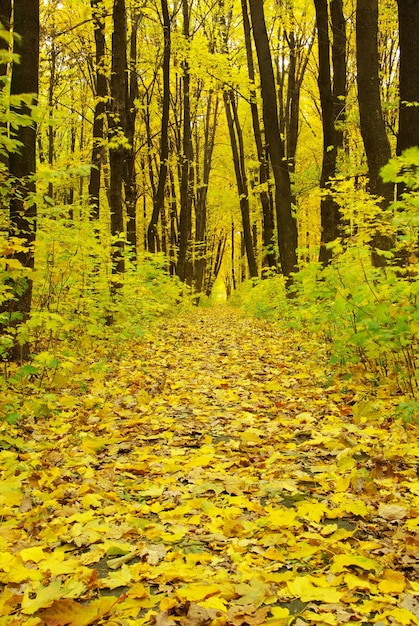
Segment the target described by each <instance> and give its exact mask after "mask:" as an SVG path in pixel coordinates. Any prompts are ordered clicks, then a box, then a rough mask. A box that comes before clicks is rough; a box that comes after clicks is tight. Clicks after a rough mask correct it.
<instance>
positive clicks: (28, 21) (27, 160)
mask: <svg viewBox="0 0 419 626" xmlns="http://www.w3.org/2000/svg"><path fill="white" fill-rule="evenodd" d="M13 29H14V32H15V33H18V34H19V35H20V39H19V40H15V44H14V52H16V53H17V54H19V56H20V63H14V64H13V69H12V82H11V94H12V96H19V95H21V94H27V93H31V94H33V97H34V100H33V102H34V103H36V99H37V94H38V72H39V0H15V2H14V14H13ZM16 112H18V113H21V114H24V115H28V116H29V115H30V114H31V110H30V108H29V107H28V106H27V105H26V104H22V106H17V107H16ZM14 136H15V138H16V139H17V140H18V141H19V142H20V143H21V146H22V147H20V148H18V149H17V150H16V151H12V152H11V153H10V155H9V172H10V176H11V177H12V178H13V179H15V180H16V185H15V192H14V194H13V196H12V197H11V200H10V236H11V237H17V238H18V239H20V240H21V242H22V243H23V245H24V247H25V250H24V251H19V252H16V253H15V254H14V257H15V258H16V259H17V260H18V261H19V262H20V263H21V265H22V266H23V267H25V268H26V269H28V270H29V271H30V270H32V269H33V268H34V242H35V236H36V217H37V211H36V204H35V199H34V197H33V194H34V193H35V191H36V189H35V182H34V180H33V176H34V174H35V172H36V123H35V122H32V124H30V125H28V126H26V125H21V126H19V127H18V128H17V129H16V131H15V132H14ZM28 200H29V201H28ZM12 288H13V292H14V299H13V300H9V301H8V302H6V311H7V313H9V315H10V326H11V327H12V328H13V327H15V328H16V326H17V324H19V323H21V322H25V321H26V320H27V319H28V318H29V315H30V312H31V306H32V278H31V277H30V275H29V277H27V278H24V279H22V280H21V281H15V282H14V284H13V285H12ZM29 349H30V346H29V343H28V342H26V341H25V342H24V343H23V344H21V343H19V341H17V340H15V342H14V344H13V346H12V347H11V349H10V351H9V357H10V359H12V360H14V361H19V360H25V359H27V358H28V357H29Z"/></svg>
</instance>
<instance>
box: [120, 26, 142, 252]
mask: <svg viewBox="0 0 419 626" xmlns="http://www.w3.org/2000/svg"><path fill="white" fill-rule="evenodd" d="M139 21H140V15H137V14H134V15H133V16H132V27H131V44H130V63H129V65H130V67H129V91H128V103H127V113H126V115H127V118H126V136H127V140H128V144H129V146H128V147H127V150H126V155H125V170H124V190H125V206H126V212H127V243H128V245H129V246H130V253H131V256H132V260H133V261H136V259H137V182H136V177H137V172H136V164H135V121H136V118H137V102H136V101H137V99H138V79H137V39H138V24H139Z"/></svg>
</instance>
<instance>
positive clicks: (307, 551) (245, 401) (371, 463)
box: [0, 307, 419, 626]
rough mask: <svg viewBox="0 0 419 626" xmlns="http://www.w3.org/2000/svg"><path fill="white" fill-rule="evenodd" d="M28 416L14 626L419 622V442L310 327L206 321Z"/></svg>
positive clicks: (9, 611) (177, 330)
mask: <svg viewBox="0 0 419 626" xmlns="http://www.w3.org/2000/svg"><path fill="white" fill-rule="evenodd" d="M28 403H29V404H27V405H26V406H29V407H30V406H31V404H30V403H33V406H34V412H35V413H36V414H37V415H38V417H37V418H36V419H35V418H33V419H31V416H30V415H28V416H27V417H26V418H25V420H24V421H22V422H19V423H18V424H17V425H16V426H8V425H3V427H2V431H1V437H0V441H1V442H2V450H1V452H0V454H1V470H2V482H1V484H0V502H1V509H2V511H1V514H2V518H1V524H0V582H1V583H2V593H1V597H0V625H3V624H4V625H6V624H7V625H8V626H9V625H12V626H14V625H18V624H28V625H38V624H39V625H41V624H46V625H50V626H52V625H54V626H65V625H73V626H83V625H86V626H87V625H88V624H102V623H103V624H105V623H106V624H111V625H112V624H113V625H121V626H122V625H125V624H127V625H131V624H139V625H142V624H157V625H158V626H174V625H176V624H179V625H184V626H209V625H213V626H221V625H224V624H226V625H233V626H242V625H246V624H248V625H250V626H256V625H258V624H271V625H273V626H285V625H288V624H295V625H296V626H302V625H304V624H316V625H318V626H322V625H335V624H346V623H348V624H351V625H353V624H378V625H382V624H394V625H397V624H419V603H418V602H417V600H416V597H417V595H418V594H419V577H418V560H419V552H418V547H419V534H418V524H419V515H418V511H419V480H418V476H417V465H418V456H419V446H418V443H417V432H416V429H415V427H413V426H403V424H401V423H400V422H399V421H397V420H395V419H393V418H392V417H391V410H392V406H391V401H390V400H389V399H388V398H387V397H386V393H385V389H384V388H383V389H380V388H377V389H375V390H374V393H372V392H371V387H368V386H365V385H364V384H363V382H362V380H361V378H360V377H359V376H357V374H356V372H353V373H352V376H351V377H348V376H344V374H343V373H341V372H333V371H332V369H331V367H330V366H329V365H328V363H327V357H326V355H325V350H324V347H322V345H321V344H319V343H316V341H315V340H314V339H310V338H309V337H307V336H306V335H304V333H298V332H295V331H289V330H288V329H284V328H281V326H277V325H268V324H266V323H264V322H261V321H255V320H249V319H248V318H245V317H242V316H240V314H239V313H237V312H236V311H234V310H232V309H230V308H228V307H225V308H222V307H220V308H216V309H212V310H197V311H194V312H193V313H192V314H189V315H186V316H184V317H183V318H182V319H175V320H172V319H171V320H166V321H164V322H163V323H161V324H160V325H159V327H158V328H157V329H156V330H155V331H154V335H150V336H149V337H147V339H145V340H143V341H141V342H130V341H126V342H125V343H121V344H120V345H119V346H118V347H117V348H115V347H113V348H112V350H111V349H110V348H109V347H108V348H107V347H106V346H105V345H104V346H102V347H101V348H96V351H95V352H91V353H89V354H87V355H86V362H85V363H84V364H83V365H82V366H80V367H79V368H78V369H77V368H75V369H74V371H73V372H72V374H71V375H69V376H68V377H67V379H66V380H62V379H61V380H58V381H56V388H55V389H54V387H52V388H51V390H50V393H49V394H48V395H47V397H46V399H45V398H43V399H42V398H40V399H38V400H37V399H36V398H29V399H28ZM42 403H43V404H42ZM45 403H46V404H45Z"/></svg>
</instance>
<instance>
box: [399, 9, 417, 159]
mask: <svg viewBox="0 0 419 626" xmlns="http://www.w3.org/2000/svg"><path fill="white" fill-rule="evenodd" d="M397 4H398V7H399V46H400V79H399V98H400V104H399V132H398V135H397V154H401V153H402V152H403V150H406V148H410V147H411V146H419V106H418V102H419V2H417V0H397Z"/></svg>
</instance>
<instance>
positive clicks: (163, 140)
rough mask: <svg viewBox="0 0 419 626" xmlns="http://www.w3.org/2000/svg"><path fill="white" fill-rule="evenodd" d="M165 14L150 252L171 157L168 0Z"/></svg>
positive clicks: (153, 247) (153, 249) (163, 4)
mask: <svg viewBox="0 0 419 626" xmlns="http://www.w3.org/2000/svg"><path fill="white" fill-rule="evenodd" d="M161 7H162V15H163V39H164V50H163V103H162V118H161V130H160V169H159V179H158V183H157V190H156V192H155V193H154V194H153V212H152V215H151V219H150V223H149V225H148V230H147V242H148V250H149V252H156V251H157V223H158V220H159V215H160V213H161V211H162V208H163V203H164V196H165V186H166V179H167V171H168V167H167V160H168V158H169V136H168V132H169V109H170V56H171V33H170V16H169V9H168V5H167V0H161Z"/></svg>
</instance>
